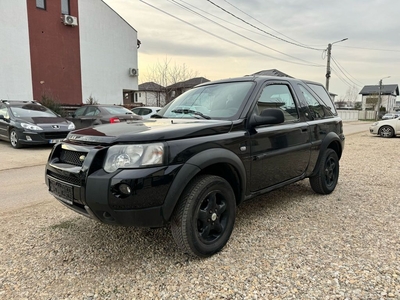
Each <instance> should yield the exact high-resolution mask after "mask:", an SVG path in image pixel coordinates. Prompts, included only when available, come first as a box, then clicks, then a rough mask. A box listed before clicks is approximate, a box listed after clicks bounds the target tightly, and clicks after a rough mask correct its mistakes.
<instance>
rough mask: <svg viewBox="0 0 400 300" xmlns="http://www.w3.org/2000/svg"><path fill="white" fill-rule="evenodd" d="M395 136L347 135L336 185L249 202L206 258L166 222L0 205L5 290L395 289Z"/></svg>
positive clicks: (366, 293) (83, 294)
mask: <svg viewBox="0 0 400 300" xmlns="http://www.w3.org/2000/svg"><path fill="white" fill-rule="evenodd" d="M399 145H400V138H393V139H382V138H378V137H372V136H371V135H369V134H368V133H359V134H354V135H350V136H347V138H346V148H345V152H344V155H343V157H342V160H341V175H340V179H339V184H338V186H337V188H336V190H335V192H334V193H332V194H331V195H328V196H320V195H316V194H314V193H313V192H312V190H311V188H310V187H309V183H308V180H304V181H302V182H299V183H296V184H294V185H291V186H288V187H285V188H283V189H280V190H277V191H274V192H271V193H269V194H267V195H265V196H261V197H259V198H256V199H254V200H252V201H249V202H246V203H244V204H243V205H241V206H240V207H239V209H238V215H237V221H236V225H235V229H234V231H233V234H232V237H231V239H230V241H229V243H228V245H227V246H226V247H225V248H224V249H223V250H222V251H221V252H220V253H218V254H216V255H214V256H213V257H211V258H208V259H202V260H201V259H194V258H189V257H187V256H186V255H184V254H182V253H181V252H180V251H179V250H178V249H177V248H176V246H175V243H174V241H173V239H172V235H171V233H170V231H169V229H168V228H163V229H153V230H150V229H135V228H121V227H112V226H107V225H104V224H100V223H96V222H94V221H92V220H90V219H87V218H85V217H81V216H79V215H77V214H75V213H73V212H71V211H69V210H68V209H67V208H64V207H63V206H62V205H61V204H59V203H57V202H56V201H55V200H53V199H51V197H49V198H48V200H46V201H44V202H43V203H41V204H40V205H35V206H30V207H25V208H24V209H22V210H18V211H14V212H11V213H10V212H8V213H0V231H1V235H0V298H2V299H400V242H399V233H400V221H399V213H400V204H399V200H400V193H399V188H398V186H399V174H400V165H399V163H398V162H399V158H398V155H399V154H398V149H400V148H399Z"/></svg>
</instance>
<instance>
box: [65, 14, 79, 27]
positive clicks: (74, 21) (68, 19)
mask: <svg viewBox="0 0 400 300" xmlns="http://www.w3.org/2000/svg"><path fill="white" fill-rule="evenodd" d="M62 20H63V23H64V25H69V26H78V18H77V17H74V16H70V15H63V16H62Z"/></svg>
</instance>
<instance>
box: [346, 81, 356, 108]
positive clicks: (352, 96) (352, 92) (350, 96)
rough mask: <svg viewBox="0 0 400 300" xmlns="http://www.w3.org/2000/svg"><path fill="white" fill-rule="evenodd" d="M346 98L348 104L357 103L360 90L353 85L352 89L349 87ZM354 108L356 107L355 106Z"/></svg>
mask: <svg viewBox="0 0 400 300" xmlns="http://www.w3.org/2000/svg"><path fill="white" fill-rule="evenodd" d="M345 98H346V99H347V101H348V102H350V103H355V102H356V101H357V98H358V90H357V88H356V87H355V86H354V85H353V86H352V87H349V88H348V89H347V91H346V96H345ZM353 106H354V105H353Z"/></svg>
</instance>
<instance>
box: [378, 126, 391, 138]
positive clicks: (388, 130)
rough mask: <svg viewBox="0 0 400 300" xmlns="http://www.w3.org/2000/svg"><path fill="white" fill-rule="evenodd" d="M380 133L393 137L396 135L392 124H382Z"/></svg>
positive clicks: (382, 135) (385, 136)
mask: <svg viewBox="0 0 400 300" xmlns="http://www.w3.org/2000/svg"><path fill="white" fill-rule="evenodd" d="M379 135H380V136H381V137H384V138H391V137H393V136H394V130H393V128H392V127H390V126H382V127H381V128H379Z"/></svg>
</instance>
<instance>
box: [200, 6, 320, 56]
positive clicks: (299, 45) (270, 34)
mask: <svg viewBox="0 0 400 300" xmlns="http://www.w3.org/2000/svg"><path fill="white" fill-rule="evenodd" d="M207 1H208V2H210V3H211V4H212V5H214V6H216V7H218V8H219V9H221V10H222V11H224V12H226V13H227V14H229V15H231V16H232V17H234V18H236V19H238V20H240V21H242V22H244V23H246V24H247V25H249V26H251V27H253V28H256V29H257V30H260V31H262V32H264V33H265V34H268V35H269V36H272V37H274V38H276V39H278V40H281V41H283V42H286V43H289V44H292V45H295V46H298V47H301V48H306V49H311V50H317V51H321V50H323V49H317V48H313V47H309V46H304V45H301V44H297V43H293V42H291V41H288V40H285V39H283V38H280V37H279V36H276V35H274V34H272V33H269V32H267V31H265V30H263V29H261V28H259V27H257V26H255V25H253V24H251V23H249V22H247V21H246V20H243V19H242V18H240V17H238V16H236V15H235V14H233V13H231V12H230V11H228V10H226V9H225V8H223V7H221V6H219V5H218V4H216V3H214V2H212V1H211V0H207Z"/></svg>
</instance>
